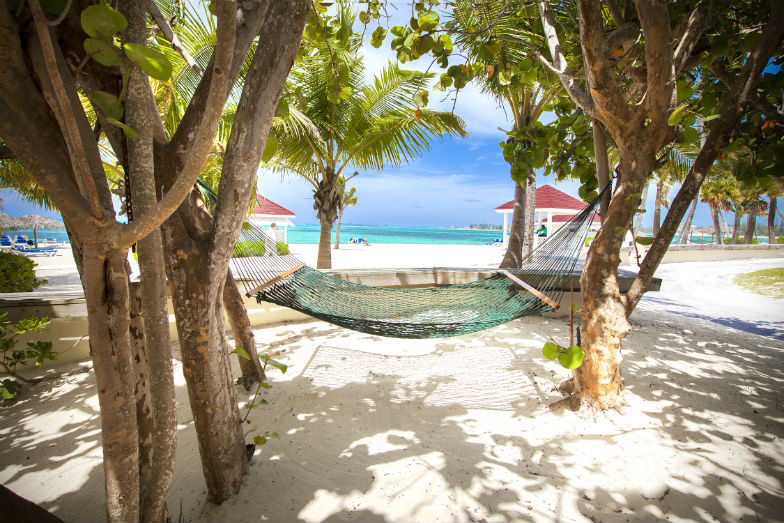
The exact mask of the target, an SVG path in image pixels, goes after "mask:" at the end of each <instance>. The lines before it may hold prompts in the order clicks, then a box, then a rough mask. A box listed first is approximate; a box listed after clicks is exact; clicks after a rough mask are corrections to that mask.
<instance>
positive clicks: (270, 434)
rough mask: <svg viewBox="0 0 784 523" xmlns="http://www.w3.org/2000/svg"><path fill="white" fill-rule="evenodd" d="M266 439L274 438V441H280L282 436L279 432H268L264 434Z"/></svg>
mask: <svg viewBox="0 0 784 523" xmlns="http://www.w3.org/2000/svg"><path fill="white" fill-rule="evenodd" d="M264 437H266V438H273V439H280V434H278V433H277V432H270V431H266V432H264Z"/></svg>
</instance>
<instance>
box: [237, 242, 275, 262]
mask: <svg viewBox="0 0 784 523" xmlns="http://www.w3.org/2000/svg"><path fill="white" fill-rule="evenodd" d="M265 252H267V247H266V246H265V245H264V242H258V241H255V242H237V245H235V246H234V254H233V256H234V258H245V257H248V256H264V253H265Z"/></svg>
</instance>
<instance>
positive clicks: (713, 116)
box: [702, 114, 721, 122]
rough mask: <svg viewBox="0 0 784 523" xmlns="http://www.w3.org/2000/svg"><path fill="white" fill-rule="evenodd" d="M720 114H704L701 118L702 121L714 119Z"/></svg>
mask: <svg viewBox="0 0 784 523" xmlns="http://www.w3.org/2000/svg"><path fill="white" fill-rule="evenodd" d="M720 116H721V115H720V114H712V115H710V116H706V117H705V118H703V119H702V121H703V122H710V121H711V120H715V119H716V118H718V117H720Z"/></svg>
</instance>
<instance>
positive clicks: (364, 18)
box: [359, 11, 370, 25]
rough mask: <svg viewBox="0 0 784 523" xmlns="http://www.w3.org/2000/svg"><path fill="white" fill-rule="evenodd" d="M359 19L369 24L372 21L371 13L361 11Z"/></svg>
mask: <svg viewBox="0 0 784 523" xmlns="http://www.w3.org/2000/svg"><path fill="white" fill-rule="evenodd" d="M359 21H360V22H362V23H363V24H365V25H367V24H369V23H370V15H369V14H368V12H367V11H360V12H359Z"/></svg>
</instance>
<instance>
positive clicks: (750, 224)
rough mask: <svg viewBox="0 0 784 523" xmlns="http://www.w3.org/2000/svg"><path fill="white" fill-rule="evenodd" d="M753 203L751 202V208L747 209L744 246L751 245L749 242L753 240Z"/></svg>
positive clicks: (754, 213) (755, 210)
mask: <svg viewBox="0 0 784 523" xmlns="http://www.w3.org/2000/svg"><path fill="white" fill-rule="evenodd" d="M754 203H756V202H752V205H751V208H750V209H749V217H748V218H747V221H746V234H745V235H743V243H745V244H746V245H751V242H752V240H753V239H754V232H755V230H756V229H757V207H756V206H755V205H754Z"/></svg>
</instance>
